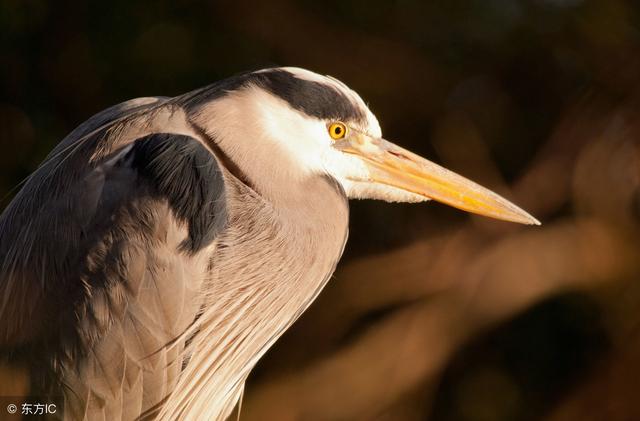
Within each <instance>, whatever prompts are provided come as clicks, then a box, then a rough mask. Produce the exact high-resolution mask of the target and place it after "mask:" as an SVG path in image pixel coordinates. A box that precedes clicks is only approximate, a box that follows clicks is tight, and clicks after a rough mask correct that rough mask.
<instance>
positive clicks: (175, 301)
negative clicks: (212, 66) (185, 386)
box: [0, 98, 226, 421]
mask: <svg viewBox="0 0 640 421" xmlns="http://www.w3.org/2000/svg"><path fill="white" fill-rule="evenodd" d="M164 104H168V105H166V107H169V109H165V105H164ZM158 128H162V129H163V130H162V131H158V130H157V129H158ZM165 129H166V130H169V132H166V131H165ZM174 132H175V133H174ZM176 133H181V134H176ZM190 134H191V135H193V134H192V133H190V129H189V125H188V123H186V121H185V118H184V113H182V112H181V111H180V110H179V109H178V110H177V109H176V108H175V105H171V104H169V103H168V102H165V100H164V99H161V98H143V99H138V100H133V101H129V102H127V103H124V104H120V105H118V106H116V107H112V108H111V109H108V110H105V111H103V112H102V113H100V114H98V115H96V116H94V117H93V118H92V119H90V120H89V121H87V122H86V123H84V124H82V125H81V126H79V127H78V128H77V129H76V130H74V132H72V133H71V134H70V135H69V136H68V137H67V138H65V139H64V140H63V141H62V142H61V143H60V144H59V145H58V147H56V149H54V151H53V152H52V153H51V154H50V155H49V157H48V158H47V161H45V162H44V163H43V165H42V166H41V168H40V169H39V170H38V171H39V172H36V173H34V176H32V177H31V178H30V180H29V181H28V182H27V183H26V185H25V187H24V188H23V190H22V191H21V192H20V193H19V194H18V195H17V196H16V199H15V200H14V202H12V204H10V206H9V207H8V211H5V212H4V213H3V214H2V216H0V234H1V235H0V251H5V252H6V253H5V255H10V256H12V258H13V259H14V262H10V263H9V264H8V263H7V261H6V260H5V261H4V262H1V261H0V263H1V264H2V265H1V266H2V267H3V268H7V267H8V268H10V269H12V270H13V268H14V266H16V264H14V263H15V262H19V264H21V265H22V266H21V267H18V270H15V271H14V272H15V273H18V274H20V279H19V282H18V281H15V282H13V281H12V282H13V283H9V281H8V279H9V278H11V279H13V278H16V279H18V277H17V276H13V275H14V272H11V273H8V272H7V271H4V272H2V271H0V298H2V299H3V300H5V301H8V302H15V298H16V297H23V298H24V297H34V296H44V294H42V289H43V288H48V291H49V294H50V295H49V296H48V297H46V299H48V300H49V302H50V303H52V304H51V305H52V311H53V312H54V313H59V314H61V315H62V316H60V317H55V318H54V319H53V320H48V319H49V318H48V317H47V316H46V315H44V314H41V315H35V316H34V317H31V316H27V314H26V313H23V314H22V315H19V314H17V315H12V317H0V352H1V350H2V346H3V343H2V342H3V338H2V334H3V332H13V331H16V330H18V329H16V328H15V327H11V326H8V325H3V323H4V324H6V323H11V320H16V319H19V320H23V321H22V322H19V323H31V324H33V325H34V326H35V325H42V326H45V328H43V329H42V333H39V334H38V335H42V336H36V335H33V337H28V338H26V339H23V338H21V337H17V336H14V337H13V338H12V337H11V336H7V340H6V342H5V343H6V344H9V345H10V346H14V344H18V345H20V346H28V347H33V355H34V356H35V357H34V358H41V360H42V361H41V363H42V364H44V365H45V366H49V369H50V370H51V372H52V373H56V376H57V377H58V378H57V379H56V380H54V381H53V382H54V383H60V384H61V386H62V389H61V390H62V393H63V395H64V402H65V415H64V418H65V419H72V420H78V419H86V420H109V421H112V420H132V419H136V418H137V417H139V416H140V415H141V414H150V415H153V413H154V411H156V410H157V409H158V408H159V405H161V403H162V401H163V399H165V398H166V397H167V396H168V394H169V393H170V392H171V391H172V390H173V388H174V387H175V384H176V382H177V380H178V378H179V376H180V373H181V370H182V368H183V364H184V361H185V358H188V356H187V355H184V349H185V346H184V338H181V334H183V333H184V331H185V330H186V329H187V328H188V327H189V326H190V325H191V324H192V323H193V322H194V320H195V318H196V317H197V315H198V312H199V311H200V306H201V302H200V295H201V294H200V286H201V283H202V282H203V281H204V280H205V279H206V277H207V276H208V270H209V255H210V252H211V250H212V247H213V245H214V239H215V237H216V234H217V232H219V231H220V230H221V229H223V227H224V225H225V223H226V219H225V209H224V201H223V200H220V199H221V198H222V196H223V195H224V184H223V180H222V175H221V172H220V171H219V167H218V165H217V162H216V160H215V158H214V157H213V156H212V155H211V154H210V152H209V151H208V150H207V149H206V148H205V147H204V146H203V145H202V144H201V143H200V141H199V140H197V139H196V138H194V137H192V136H190ZM193 136H196V135H193ZM50 185H54V186H56V189H50V188H48V186H50ZM58 189H59V190H58ZM49 204H51V207H50V209H56V212H58V211H57V209H61V211H60V212H64V213H63V214H62V213H58V214H52V215H47V214H43V213H42V211H41V210H40V209H41V207H43V206H47V205H49ZM48 220H50V221H51V222H48ZM32 221H35V222H32ZM27 225H28V226H29V227H33V229H37V230H38V232H40V234H39V235H34V236H33V238H36V239H44V240H46V241H42V242H40V243H41V244H42V245H40V244H39V245H37V247H34V246H29V245H28V244H27V246H25V247H24V250H16V249H15V247H14V246H13V245H12V244H11V242H12V241H14V240H16V239H19V238H21V237H24V236H27V237H30V232H29V231H28V230H27V231H25V229H24V228H23V227H24V226H27ZM52 225H53V226H52ZM29 229H31V228H29ZM14 242H15V241H14ZM33 250H36V251H35V252H34V251H33ZM44 256H49V257H50V258H52V259H54V260H55V262H56V263H55V264H54V263H53V261H52V265H50V267H55V270H50V271H49V272H46V273H45V272H42V273H38V272H33V273H32V272H31V271H37V270H38V269H33V268H35V267H38V266H46V265H33V264H32V263H33V261H37V262H45V263H46V262H47V260H46V258H45V257H44ZM18 266H19V265H18ZM45 275H46V276H45ZM51 291H53V295H51ZM56 291H57V292H56ZM65 291H71V293H72V295H73V297H69V296H68V295H67V293H66V292H65ZM56 294H58V295H56ZM8 295H12V296H11V297H8ZM24 299H25V300H26V298H24ZM43 299H45V298H43ZM70 300H73V301H70ZM56 306H57V307H56ZM7 308H8V307H7ZM19 308H20V304H19V303H18V304H16V305H15V306H14V307H11V308H10V310H11V312H15V311H17V310H16V309H19ZM2 312H3V307H2V301H0V316H2ZM2 319H4V321H3V320H2ZM24 320H30V321H29V322H26V321H24ZM70 324H71V325H74V326H69V325H70ZM59 329H64V334H62V333H61V334H60V336H59V337H56V336H55V335H56V333H55V332H57V331H58V330H59ZM6 335H8V333H6ZM177 338H180V339H179V340H176V339H177ZM27 340H28V341H30V342H28V343H27V342H24V341H27ZM39 341H40V342H39ZM25 343H27V345H24V344H25ZM40 344H45V345H46V347H48V348H46V349H45V347H44V345H40ZM39 346H42V347H43V349H42V350H39V349H38V347H39ZM75 348H79V349H80V350H79V351H73V349H75ZM38 355H40V357H38ZM51 355H56V357H55V358H51ZM74 356H75V357H74ZM76 357H77V358H76ZM1 358H2V355H1V353H0V363H1V362H2V360H1ZM36 383H38V382H36ZM49 383H51V382H47V379H43V380H42V384H49Z"/></svg>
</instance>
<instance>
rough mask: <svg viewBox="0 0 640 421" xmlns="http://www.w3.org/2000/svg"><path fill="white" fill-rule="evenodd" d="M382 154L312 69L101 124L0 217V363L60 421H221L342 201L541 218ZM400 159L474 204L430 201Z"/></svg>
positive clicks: (372, 128)
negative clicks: (19, 373)
mask: <svg viewBox="0 0 640 421" xmlns="http://www.w3.org/2000/svg"><path fill="white" fill-rule="evenodd" d="M336 121H337V122H340V123H339V124H340V125H342V126H340V127H342V128H343V130H344V131H347V130H349V132H350V135H349V136H344V135H345V133H342V135H343V137H344V139H343V140H340V139H342V137H341V138H339V139H338V138H334V139H333V140H332V139H331V138H329V135H328V134H327V127H328V125H329V124H330V123H332V122H336ZM343 123H346V125H345V124H343ZM332 127H333V126H332ZM330 130H331V129H330ZM349 139H352V140H351V141H350V143H347V140H349ZM390 145H391V144H388V143H384V141H382V140H381V139H380V128H379V125H378V123H377V120H376V119H375V117H374V116H373V114H371V112H370V111H369V110H368V109H367V107H366V106H365V105H364V103H363V102H362V100H361V99H360V98H359V97H358V96H357V94H355V93H354V92H353V91H351V90H349V89H348V88H347V87H346V86H344V85H343V84H342V83H340V82H338V81H337V80H335V79H333V78H329V77H324V76H319V75H316V74H314V73H311V72H308V71H304V70H301V69H290V68H288V69H268V70H265V71H260V72H253V73H246V74H243V75H239V76H236V77H234V78H231V79H228V80H225V81H222V82H219V83H217V84H214V85H211V86H209V87H206V88H203V89H200V90H197V91H194V92H191V93H188V94H185V95H183V96H179V97H176V98H141V99H137V100H132V101H128V102H125V103H123V104H120V105H118V106H115V107H113V108H110V109H108V110H106V111H103V112H101V113H99V114H97V115H96V116H94V117H92V118H91V119H90V120H88V121H87V122H86V123H83V124H82V125H81V126H80V127H78V128H77V129H76V130H75V131H74V132H72V133H71V134H70V135H69V136H68V137H67V138H66V139H64V140H63V141H62V142H61V143H60V144H59V145H58V146H57V147H56V148H55V149H54V151H53V152H52V153H51V154H50V156H49V157H48V158H47V160H45V162H44V163H43V164H42V165H41V166H40V168H39V169H38V170H37V171H36V172H35V173H34V174H33V175H32V176H31V177H30V178H29V180H28V181H27V182H26V184H25V185H24V187H23V188H22V190H21V191H20V192H19V193H18V195H17V197H16V198H15V199H14V200H13V201H12V203H11V204H10V205H9V206H8V207H7V209H6V210H5V211H4V213H3V214H2V216H1V217H0V235H1V237H0V252H1V253H2V255H1V256H2V257H1V259H2V261H1V266H0V364H8V365H12V366H19V367H24V368H25V370H27V371H28V375H29V377H30V379H31V390H30V393H32V394H35V395H38V396H47V397H50V398H51V399H57V400H58V402H62V401H64V405H65V408H64V417H65V418H66V419H87V420H118V419H122V420H131V419H135V418H136V417H139V416H142V417H143V418H144V417H147V418H150V419H151V418H157V419H163V420H174V419H217V420H221V419H224V418H225V417H227V416H228V415H229V414H230V413H231V411H232V410H233V408H234V406H235V405H236V403H237V401H238V398H239V397H240V395H241V393H242V388H243V385H244V382H245V380H246V378H247V376H248V375H249V372H250V370H251V369H252V367H253V366H254V365H255V363H256V362H257V361H258V359H259V358H260V357H261V356H262V355H263V354H264V352H266V350H267V349H268V348H269V347H270V346H271V345H272V344H273V343H274V342H275V340H276V339H277V338H278V337H279V336H280V335H281V334H282V333H283V332H284V331H285V330H286V329H287V328H288V327H289V326H290V325H291V323H293V322H294V321H295V320H296V318H297V317H298V316H299V315H300V314H301V313H302V312H303V311H304V310H305V309H306V308H307V307H308V305H309V304H310V303H311V302H312V301H313V300H314V299H315V297H316V296H317V295H318V294H319V292H320V291H321V289H322V287H323V286H324V285H325V284H326V282H327V281H328V279H329V277H330V276H331V274H332V273H333V270H334V269H335V265H336V264H337V262H338V260H339V258H340V255H341V254H342V251H343V247H344V244H345V241H346V237H347V223H348V207H347V197H352V198H377V199H383V200H389V201H421V200H427V198H428V197H434V198H436V199H438V200H442V201H444V202H446V203H450V204H453V205H454V206H459V207H461V208H464V209H467V210H472V211H477V212H480V213H485V214H488V215H491V216H495V217H499V218H503V219H508V220H514V221H518V222H528V223H532V222H535V220H534V219H533V218H531V217H529V216H528V215H527V214H526V213H524V212H523V211H521V210H519V209H518V208H515V207H514V206H513V205H511V204H509V203H508V202H506V201H504V199H501V198H499V197H497V196H495V195H492V194H490V193H489V192H487V191H486V190H482V189H481V188H480V187H479V186H476V185H475V184H469V183H471V182H469V181H468V180H465V179H462V178H461V177H459V176H455V175H452V174H451V173H449V172H446V170H444V169H441V168H439V167H438V168H435V166H434V167H431V165H433V164H430V163H427V162H426V161H424V162H423V161H419V160H418V159H417V158H416V157H415V156H413V155H411V154H410V153H409V152H407V151H404V150H400V149H399V148H397V147H395V146H393V145H391V146H390ZM394 148H395V149H394ZM380 151H383V152H384V153H386V155H382V152H380ZM385 151H386V152H385ZM359 154H360V155H362V156H358V155H359ZM385 157H387V158H385ZM383 158H384V159H392V160H394V161H393V162H391V161H389V162H387V161H384V162H383ZM416 163H417V164H416ZM385 165H391V166H393V171H392V172H394V174H396V175H393V177H395V178H385V177H386V176H385V175H384V174H382V173H381V172H380V168H382V167H383V166H385ZM395 165H397V166H395ZM409 165H412V166H411V167H409ZM418 165H419V166H418ZM404 166H407V171H423V172H424V171H426V170H425V168H429V170H430V171H431V170H433V172H434V173H437V176H438V177H441V178H443V179H446V180H447V181H448V182H449V181H450V182H451V183H452V184H453V185H454V186H455V187H456V188H460V189H462V191H464V192H465V193H468V194H470V195H472V196H470V197H473V198H474V200H475V201H473V200H471V201H469V200H467V201H464V203H463V202H462V201H461V202H460V203H458V202H456V201H457V200H463V199H464V198H465V197H467V196H465V195H464V194H460V195H458V194H456V195H454V196H455V197H449V196H447V195H450V193H448V191H449V190H450V189H448V190H447V189H444V190H447V191H446V192H445V193H443V194H441V193H440V192H439V190H438V189H439V187H438V186H436V187H433V186H430V185H429V186H427V185H426V184H425V186H426V187H424V192H423V191H422V190H421V189H422V188H423V187H420V186H417V187H416V185H415V183H416V181H415V180H414V179H411V180H408V179H407V180H404V179H402V177H401V176H398V175H397V173H398V171H400V170H401V169H403V168H404ZM456 177H457V178H456ZM412 183H413V184H412ZM474 189H475V190H474ZM473 194H476V196H473ZM443 195H444V196H443ZM461 198H462V199H461ZM478 198H481V199H483V200H484V202H482V203H481V204H480V205H478V204H477V203H480V202H481V201H479V200H480V199H478ZM476 199H477V200H476ZM465 200H466V199H465ZM476 202H477V203H476ZM487 203H488V204H487ZM476 207H477V208H476Z"/></svg>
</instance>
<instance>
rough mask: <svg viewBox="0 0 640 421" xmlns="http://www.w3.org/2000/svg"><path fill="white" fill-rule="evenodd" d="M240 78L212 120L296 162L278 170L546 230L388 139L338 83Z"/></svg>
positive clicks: (287, 76)
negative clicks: (293, 170)
mask: <svg viewBox="0 0 640 421" xmlns="http://www.w3.org/2000/svg"><path fill="white" fill-rule="evenodd" d="M237 80H240V82H239V84H240V87H238V88H237V89H233V91H232V92H231V94H230V95H229V96H228V97H227V98H226V99H225V100H223V101H218V102H217V108H218V109H217V110H216V112H214V113H210V114H216V113H217V114H225V116H226V117H225V119H224V124H219V125H218V127H220V128H221V129H220V130H222V133H219V134H220V137H222V138H227V139H231V138H234V137H235V138H236V139H238V138H244V139H252V141H253V142H254V145H255V146H254V147H259V146H264V145H269V147H277V148H280V151H279V152H283V154H284V155H286V156H287V157H289V158H290V159H289V160H288V162H290V163H291V164H290V165H289V164H287V165H282V167H284V168H277V167H274V168H271V171H273V172H277V171H287V170H288V169H290V168H291V167H295V168H296V170H297V173H298V174H314V173H323V174H328V175H329V176H331V177H333V178H334V179H336V180H337V181H338V182H339V183H340V184H341V186H342V187H343V189H344V191H345V192H346V194H347V196H348V197H349V198H353V199H379V200H385V201H390V202H421V201H426V200H430V199H433V200H436V201H439V202H442V203H445V204H447V205H450V206H453V207H456V208H459V209H462V210H465V211H468V212H472V213H477V214H480V215H484V216H488V217H492V218H497V219H502V220H506V221H512V222H519V223H524V224H539V222H538V221H537V220H536V219H535V218H533V217H532V216H531V215H529V214H528V213H526V212H525V211H524V210H522V209H520V208H519V207H517V206H516V205H514V204H512V203H511V202H509V201H507V200H506V199H504V198H502V197H500V196H499V195H497V194H496V193H494V192H492V191H490V190H488V189H486V188H484V187H482V186H480V185H478V184H476V183H474V182H472V181H470V180H468V179H466V178H464V177H462V176H460V175H458V174H456V173H454V172H452V171H449V170H447V169H445V168H443V167H441V166H439V165H437V164H435V163H433V162H431V161H429V160H427V159H425V158H422V157H420V156H418V155H416V154H414V153H412V152H409V151H408V150H405V149H403V148H401V147H399V146H397V145H395V144H393V143H391V142H389V141H387V140H385V139H383V137H382V133H381V130H380V125H379V123H378V120H377V119H376V117H375V116H374V115H373V113H372V112H371V111H370V110H369V108H368V107H367V105H366V104H365V102H364V101H363V100H362V99H361V98H360V96H359V95H358V94H357V93H356V92H354V91H353V90H351V89H349V88H348V87H347V86H346V85H345V84H343V83H342V82H340V81H338V80H337V79H335V78H332V77H330V76H322V75H319V74H316V73H313V72H311V71H308V70H304V69H300V68H291V67H286V68H276V69H265V70H261V71H258V72H254V73H251V74H247V75H245V76H244V79H237ZM225 101H226V102H225ZM233 122H235V123H233ZM225 131H227V132H229V131H233V134H231V133H227V134H228V135H227V134H225V133H224V132H225ZM234 142H235V141H234ZM258 145H259V146H258ZM239 147H240V144H239V143H237V142H235V143H234V145H231V146H230V147H229V148H228V150H231V152H230V153H231V154H233V150H234V149H236V148H239ZM252 152H255V150H253V151H252ZM270 154H271V156H274V154H276V152H275V151H272V150H269V149H267V150H265V151H264V152H263V153H262V154H261V155H262V156H263V157H265V156H266V157H268V156H269V155H270Z"/></svg>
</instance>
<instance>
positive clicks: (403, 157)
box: [389, 151, 409, 159]
mask: <svg viewBox="0 0 640 421" xmlns="http://www.w3.org/2000/svg"><path fill="white" fill-rule="evenodd" d="M389 153H390V154H391V155H393V156H395V157H396V158H400V159H409V157H408V156H407V155H405V154H403V153H402V152H397V151H389Z"/></svg>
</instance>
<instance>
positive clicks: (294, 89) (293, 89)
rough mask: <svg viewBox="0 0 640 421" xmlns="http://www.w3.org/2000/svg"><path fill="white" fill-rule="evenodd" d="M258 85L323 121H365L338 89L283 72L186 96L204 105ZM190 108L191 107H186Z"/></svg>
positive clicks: (243, 77)
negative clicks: (230, 93) (247, 87)
mask: <svg viewBox="0 0 640 421" xmlns="http://www.w3.org/2000/svg"><path fill="white" fill-rule="evenodd" d="M249 85H254V86H258V87H260V88H262V89H265V90H266V91H268V92H270V93H271V94H273V95H275V96H277V97H279V98H281V99H283V100H284V101H286V102H287V103H288V104H289V105H290V106H291V107H292V108H294V109H296V110H298V111H301V112H303V113H305V114H308V115H310V116H312V117H316V118H321V119H336V120H342V121H356V122H360V123H364V122H366V119H367V116H366V114H365V111H364V110H362V108H361V107H360V106H359V105H358V104H357V103H355V102H354V101H353V100H351V99H350V98H349V97H348V96H347V95H345V94H344V93H342V92H340V91H339V90H338V89H336V88H335V87H333V86H331V85H328V84H324V83H321V82H316V81H311V80H306V79H301V78H298V77H296V75H294V74H293V73H291V72H288V71H286V70H284V69H277V68H276V69H269V70H263V71H259V72H252V73H243V74H240V75H237V76H234V77H231V78H229V79H225V80H222V81H220V82H217V83H214V84H213V85H209V86H207V87H205V88H202V89H200V90H197V91H194V92H192V93H190V94H186V95H185V96H184V97H183V99H184V100H185V102H186V103H187V104H189V105H195V106H198V105H202V104H204V103H207V102H210V101H213V100H216V99H218V98H220V97H223V96H225V95H226V94H228V93H229V92H233V91H236V90H239V89H241V88H243V87H246V86H249ZM187 108H189V107H187Z"/></svg>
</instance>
